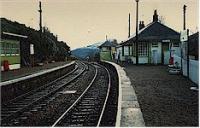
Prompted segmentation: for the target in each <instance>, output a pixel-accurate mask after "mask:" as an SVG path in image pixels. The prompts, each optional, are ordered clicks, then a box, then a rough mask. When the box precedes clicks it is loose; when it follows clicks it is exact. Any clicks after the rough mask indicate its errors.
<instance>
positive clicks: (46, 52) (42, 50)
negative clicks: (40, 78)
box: [0, 18, 70, 62]
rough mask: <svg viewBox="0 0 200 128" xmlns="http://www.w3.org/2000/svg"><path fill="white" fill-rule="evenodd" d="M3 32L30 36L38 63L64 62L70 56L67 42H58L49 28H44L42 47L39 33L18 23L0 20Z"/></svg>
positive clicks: (4, 19)
mask: <svg viewBox="0 0 200 128" xmlns="http://www.w3.org/2000/svg"><path fill="white" fill-rule="evenodd" d="M0 22H1V31H2V32H10V33H15V34H21V35H26V36H28V39H27V41H28V42H29V43H31V44H34V48H35V56H34V57H35V59H36V60H37V61H38V62H42V61H48V60H64V58H65V57H66V56H68V55H69V52H70V47H69V46H68V45H67V44H66V42H63V41H58V40H57V37H56V36H55V35H54V34H53V33H51V32H50V31H49V30H48V28H47V27H44V28H43V34H42V37H43V38H42V44H41V45H40V35H39V31H37V30H35V29H33V28H30V27H27V26H26V25H25V24H20V23H18V22H16V21H14V22H13V21H10V20H8V19H6V18H0Z"/></svg>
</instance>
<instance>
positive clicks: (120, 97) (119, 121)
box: [104, 61, 145, 127]
mask: <svg viewBox="0 0 200 128" xmlns="http://www.w3.org/2000/svg"><path fill="white" fill-rule="evenodd" d="M104 62H107V63H110V64H111V65H113V66H114V67H115V68H116V69H117V73H118V77H119V97H118V111H117V120H116V125H115V126H116V127H121V126H120V125H121V103H122V89H121V87H122V86H121V84H122V83H121V76H120V73H119V70H121V71H122V72H124V73H125V75H126V72H125V71H124V69H123V68H122V67H120V66H119V65H117V64H116V63H113V62H108V61H104ZM126 77H127V78H128V79H129V81H130V78H129V77H128V76H127V75H126ZM130 87H132V86H131V81H130ZM132 88H133V87H132ZM133 91H134V92H135V90H134V88H133ZM135 94H136V93H135ZM119 101H120V102H119ZM136 101H137V102H138V100H137V96H136ZM138 105H139V103H138ZM138 109H139V110H140V113H141V117H142V124H144V126H143V125H142V126H136V127H145V122H144V117H143V114H142V111H141V108H140V105H139V108H138ZM132 127H133V126H132ZM134 127H135V126H134Z"/></svg>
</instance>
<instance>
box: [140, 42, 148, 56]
mask: <svg viewBox="0 0 200 128" xmlns="http://www.w3.org/2000/svg"><path fill="white" fill-rule="evenodd" d="M138 55H139V56H148V48H147V43H139V44H138Z"/></svg>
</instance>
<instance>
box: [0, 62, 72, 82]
mask: <svg viewBox="0 0 200 128" xmlns="http://www.w3.org/2000/svg"><path fill="white" fill-rule="evenodd" d="M74 63H75V61H72V62H70V63H68V64H66V65H63V66H59V67H55V68H52V69H47V70H45V71H41V72H38V73H35V74H31V75H27V76H24V77H21V78H16V79H13V80H8V81H4V82H1V83H0V86H5V85H8V84H12V83H16V82H19V81H22V80H26V79H29V78H33V77H36V76H39V75H43V74H45V73H49V72H53V71H56V70H59V69H61V68H65V67H67V66H70V65H72V64H74Z"/></svg>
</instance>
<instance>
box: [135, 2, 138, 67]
mask: <svg viewBox="0 0 200 128" xmlns="http://www.w3.org/2000/svg"><path fill="white" fill-rule="evenodd" d="M135 1H136V41H135V42H136V65H138V2H139V0H135Z"/></svg>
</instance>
